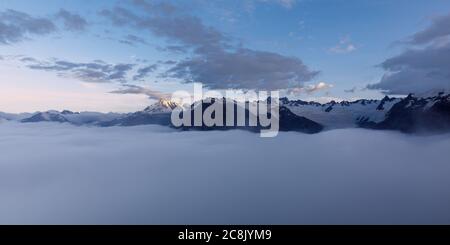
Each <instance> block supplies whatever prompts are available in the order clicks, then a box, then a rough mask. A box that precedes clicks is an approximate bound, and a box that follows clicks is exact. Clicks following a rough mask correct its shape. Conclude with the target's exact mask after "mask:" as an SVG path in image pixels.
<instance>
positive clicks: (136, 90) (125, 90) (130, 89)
mask: <svg viewBox="0 0 450 245" xmlns="http://www.w3.org/2000/svg"><path fill="white" fill-rule="evenodd" d="M110 93H112V94H144V95H147V96H148V97H149V99H161V98H168V97H169V95H168V94H165V93H162V92H159V91H155V90H152V89H149V88H145V87H141V86H137V85H131V84H124V85H122V88H121V89H118V90H114V91H111V92H110Z"/></svg>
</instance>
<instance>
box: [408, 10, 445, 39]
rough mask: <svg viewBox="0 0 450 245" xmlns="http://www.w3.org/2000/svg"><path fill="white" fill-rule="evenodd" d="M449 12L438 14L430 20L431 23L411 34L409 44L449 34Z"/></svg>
mask: <svg viewBox="0 0 450 245" xmlns="http://www.w3.org/2000/svg"><path fill="white" fill-rule="evenodd" d="M449 27H450V14H447V15H444V16H438V17H436V18H434V19H433V20H432V23H431V25H430V26H429V27H428V28H426V29H424V30H422V31H419V32H417V33H415V34H414V35H412V36H411V38H410V40H409V43H411V44H427V43H429V42H432V41H435V40H436V39H439V38H442V37H446V36H448V35H450V28H449Z"/></svg>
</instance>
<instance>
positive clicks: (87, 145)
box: [0, 123, 450, 224]
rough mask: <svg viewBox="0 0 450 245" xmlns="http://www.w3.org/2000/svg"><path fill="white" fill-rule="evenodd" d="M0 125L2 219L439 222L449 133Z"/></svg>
mask: <svg viewBox="0 0 450 245" xmlns="http://www.w3.org/2000/svg"><path fill="white" fill-rule="evenodd" d="M0 134H1V135H2V137H3V139H7V140H1V141H0V149H2V154H0V186H1V187H2V188H0V197H1V198H2V202H0V217H2V218H1V220H0V223H2V224H186V223H189V224H448V222H449V220H450V210H449V208H448V207H449V205H450V196H449V195H448V186H450V178H448V176H449V175H450V165H449V164H448V163H447V162H448V159H449V158H450V152H449V151H448V146H449V144H450V135H440V136H433V137H417V136H408V135H402V134H397V133H392V132H383V131H368V130H361V129H350V130H333V131H327V132H323V133H320V134H316V135H304V134H300V133H294V132H287V133H280V134H279V135H278V136H277V137H275V138H272V139H270V140H261V138H259V137H258V136H257V135H255V134H252V133H248V132H242V131H239V130H235V131H227V132H220V131H214V132H176V131H172V130H170V129H168V128H163V127H156V126H142V127H126V128H123V127H112V128H89V127H74V126H70V125H64V124H53V123H38V124H11V123H0ZM368 139H370V140H368ZM380 152H382V154H380Z"/></svg>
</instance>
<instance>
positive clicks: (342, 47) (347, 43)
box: [328, 36, 357, 54]
mask: <svg viewBox="0 0 450 245" xmlns="http://www.w3.org/2000/svg"><path fill="white" fill-rule="evenodd" d="M356 49H357V47H356V45H355V44H353V43H352V41H351V39H350V37H349V36H345V37H342V38H341V39H340V40H339V43H338V44H336V45H335V46H333V47H331V48H329V49H328V51H330V52H331V53H335V54H347V53H351V52H353V51H355V50H356Z"/></svg>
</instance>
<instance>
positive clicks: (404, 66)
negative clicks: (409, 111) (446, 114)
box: [367, 15, 450, 94]
mask: <svg viewBox="0 0 450 245" xmlns="http://www.w3.org/2000/svg"><path fill="white" fill-rule="evenodd" d="M449 16H450V15H446V16H442V17H438V18H436V19H435V20H434V21H433V23H432V24H431V25H430V26H429V27H428V28H426V29H425V30H422V31H420V32H417V33H416V34H414V35H413V36H412V38H411V41H410V43H411V44H413V45H419V44H420V45H424V46H423V47H420V48H417V47H410V48H408V49H407V50H406V51H404V52H403V53H401V54H399V55H397V56H394V57H392V58H390V59H387V60H386V61H384V62H383V63H382V64H381V65H380V67H382V68H383V69H384V70H385V74H384V75H383V77H382V78H381V80H380V81H379V82H378V83H375V84H370V85H368V86H367V88H369V89H377V90H381V91H382V92H384V93H386V94H408V93H419V94H420V93H426V92H431V91H434V92H437V91H450V40H449V36H448V35H449V34H450V17H449Z"/></svg>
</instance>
